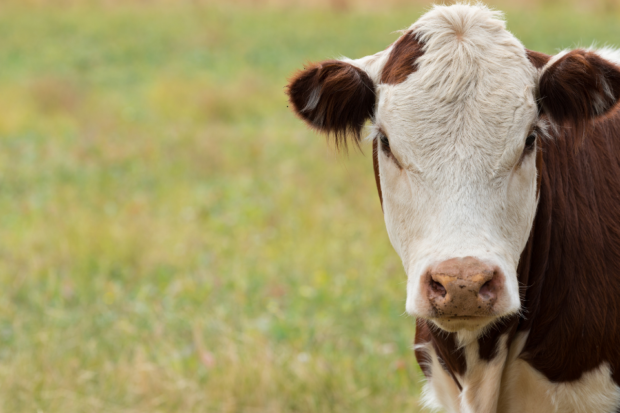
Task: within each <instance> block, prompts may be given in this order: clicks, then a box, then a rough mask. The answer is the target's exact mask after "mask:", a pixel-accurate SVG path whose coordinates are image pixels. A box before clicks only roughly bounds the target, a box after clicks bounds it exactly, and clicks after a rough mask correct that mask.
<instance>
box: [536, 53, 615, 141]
mask: <svg viewBox="0 0 620 413" xmlns="http://www.w3.org/2000/svg"><path fill="white" fill-rule="evenodd" d="M539 91H540V98H541V103H542V107H543V110H544V112H545V113H546V114H547V115H549V117H550V118H551V119H552V120H554V121H555V122H556V123H558V124H560V125H566V126H568V127H574V128H575V129H577V130H578V131H582V129H583V127H584V126H586V124H587V122H588V121H590V120H591V119H594V118H595V117H596V116H600V115H603V114H605V113H606V112H608V111H609V110H610V109H611V108H612V107H613V106H614V105H615V104H616V102H617V101H618V99H619V98H620V68H618V67H617V66H615V65H614V64H612V63H611V62H609V61H607V60H605V59H603V58H601V57H599V56H598V55H596V54H595V53H592V52H588V51H585V50H573V51H571V52H569V53H568V54H566V55H565V56H563V57H562V58H561V59H559V60H558V61H557V62H555V63H553V64H552V65H551V66H550V67H548V68H546V69H545V70H544V72H543V74H542V76H541V79H540V84H539Z"/></svg>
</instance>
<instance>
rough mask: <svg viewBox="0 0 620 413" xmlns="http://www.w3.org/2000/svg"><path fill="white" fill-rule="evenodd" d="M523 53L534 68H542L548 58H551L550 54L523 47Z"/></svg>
mask: <svg viewBox="0 0 620 413" xmlns="http://www.w3.org/2000/svg"><path fill="white" fill-rule="evenodd" d="M525 53H526V54H527V58H528V59H529V61H530V63H532V64H533V65H534V67H535V68H536V69H542V68H543V67H545V65H546V64H547V62H549V59H551V56H549V55H546V54H544V53H540V52H535V51H533V50H528V49H525Z"/></svg>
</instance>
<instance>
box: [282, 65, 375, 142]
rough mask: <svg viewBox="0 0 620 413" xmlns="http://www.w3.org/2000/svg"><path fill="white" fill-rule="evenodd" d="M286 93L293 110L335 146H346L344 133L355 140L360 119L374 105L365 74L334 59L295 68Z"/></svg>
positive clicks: (361, 123) (372, 89)
mask: <svg viewBox="0 0 620 413" xmlns="http://www.w3.org/2000/svg"><path fill="white" fill-rule="evenodd" d="M287 93H288V96H289V101H290V102H291V104H292V105H293V110H294V111H295V113H297V115H299V117H301V118H302V119H303V120H304V121H305V122H306V123H307V124H308V125H309V126H310V127H312V128H314V129H316V130H318V131H319V132H325V133H327V134H328V135H332V136H333V137H334V138H335V141H336V146H341V145H342V146H345V147H346V144H347V141H346V137H347V135H352V136H353V138H354V140H355V142H356V143H359V141H360V138H361V136H360V135H361V131H362V128H363V127H364V123H365V122H366V121H367V120H368V119H370V118H371V117H372V115H373V113H374V109H375V86H374V83H373V81H372V80H371V79H370V77H369V76H368V74H366V72H365V71H363V70H362V69H360V68H358V67H355V66H353V65H352V64H350V63H346V62H341V61H338V60H327V61H324V62H320V63H316V64H311V65H309V66H308V67H306V68H305V69H304V70H302V71H299V72H298V73H296V74H295V75H294V76H293V78H292V79H291V81H290V82H289V85H288V90H287Z"/></svg>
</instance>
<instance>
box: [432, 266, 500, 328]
mask: <svg viewBox="0 0 620 413" xmlns="http://www.w3.org/2000/svg"><path fill="white" fill-rule="evenodd" d="M504 284H505V277H504V274H503V273H502V271H501V270H500V269H499V267H497V266H493V265H489V264H487V263H484V262H482V261H480V260H478V259H476V258H473V257H465V258H452V259H450V260H447V261H443V262H441V263H439V264H436V265H434V266H432V267H430V268H429V270H428V271H427V272H426V274H425V278H424V280H423V285H424V286H425V287H426V288H425V295H426V299H427V300H428V304H430V309H431V314H432V318H433V319H439V320H445V321H449V319H456V320H462V321H466V320H468V319H472V321H473V320H474V319H482V318H488V317H493V316H494V315H496V314H497V311H496V310H497V309H496V308H495V307H496V304H498V301H503V300H502V297H503V295H505V294H506V292H505V291H504V290H505V288H504ZM456 320H454V321H456Z"/></svg>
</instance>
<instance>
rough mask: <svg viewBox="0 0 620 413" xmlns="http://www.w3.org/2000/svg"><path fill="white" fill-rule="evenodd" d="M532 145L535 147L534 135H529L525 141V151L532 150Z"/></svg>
mask: <svg viewBox="0 0 620 413" xmlns="http://www.w3.org/2000/svg"><path fill="white" fill-rule="evenodd" d="M534 145H536V135H534V134H531V135H530V136H528V137H527V139H525V149H527V150H531V149H534Z"/></svg>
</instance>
